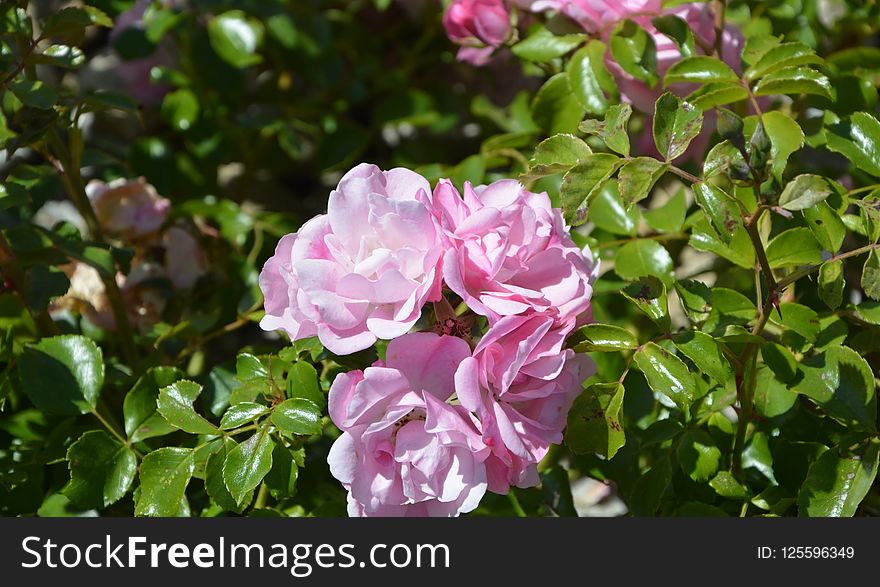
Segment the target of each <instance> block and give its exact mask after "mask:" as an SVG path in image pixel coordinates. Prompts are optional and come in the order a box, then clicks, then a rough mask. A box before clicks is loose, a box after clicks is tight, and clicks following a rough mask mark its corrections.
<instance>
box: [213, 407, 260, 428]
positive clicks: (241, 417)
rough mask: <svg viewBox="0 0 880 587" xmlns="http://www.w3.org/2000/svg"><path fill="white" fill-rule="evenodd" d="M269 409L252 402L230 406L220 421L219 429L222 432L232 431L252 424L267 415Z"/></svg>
mask: <svg viewBox="0 0 880 587" xmlns="http://www.w3.org/2000/svg"><path fill="white" fill-rule="evenodd" d="M269 412H270V408H268V407H266V406H264V405H263V404H257V403H253V402H241V403H239V404H235V405H234V406H230V407H229V409H228V410H226V413H225V414H223V418H222V419H221V420H220V428H221V429H223V430H232V429H233V428H238V427H239V426H241V425H243V424H247V423H248V422H253V421H254V420H256V419H257V418H259V417H260V416H262V415H263V414H268V413H269Z"/></svg>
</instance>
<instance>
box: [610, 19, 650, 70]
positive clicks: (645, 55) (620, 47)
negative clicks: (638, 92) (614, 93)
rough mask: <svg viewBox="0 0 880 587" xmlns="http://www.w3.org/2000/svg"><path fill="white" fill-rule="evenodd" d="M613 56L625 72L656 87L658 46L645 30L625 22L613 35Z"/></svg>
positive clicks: (628, 21) (611, 43)
mask: <svg viewBox="0 0 880 587" xmlns="http://www.w3.org/2000/svg"><path fill="white" fill-rule="evenodd" d="M610 46H611V55H612V57H614V61H615V62H616V63H617V64H618V65H619V66H620V68H621V69H623V71H625V72H626V73H628V74H629V75H631V76H633V77H634V78H636V79H638V80H641V81H643V82H646V83H647V84H648V86H654V85H655V84H656V83H657V81H658V77H657V46H656V45H655V43H654V39H653V38H652V37H651V35H649V34H648V32H647V31H645V29H643V28H642V27H640V26H639V25H638V24H636V23H635V22H633V21H631V20H624V21H623V22H621V23H620V24H619V25H618V26H617V27H616V28H615V29H614V31H613V32H612V33H611V41H610Z"/></svg>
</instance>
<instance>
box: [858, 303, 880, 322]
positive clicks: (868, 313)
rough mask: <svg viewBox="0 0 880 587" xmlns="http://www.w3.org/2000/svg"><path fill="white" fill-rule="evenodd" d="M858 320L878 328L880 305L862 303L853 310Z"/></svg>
mask: <svg viewBox="0 0 880 587" xmlns="http://www.w3.org/2000/svg"><path fill="white" fill-rule="evenodd" d="M853 311H855V314H856V316H857V317H858V319H859V320H861V321H863V322H867V323H868V324H874V325H877V326H880V303H877V302H862V303H861V304H859V305H858V306H855V307H854V308H853Z"/></svg>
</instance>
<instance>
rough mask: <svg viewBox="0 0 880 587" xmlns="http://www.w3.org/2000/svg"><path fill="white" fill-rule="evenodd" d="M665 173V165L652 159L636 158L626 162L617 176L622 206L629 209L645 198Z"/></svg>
mask: <svg viewBox="0 0 880 587" xmlns="http://www.w3.org/2000/svg"><path fill="white" fill-rule="evenodd" d="M665 172H666V165H664V164H663V163H661V162H659V161H657V160H656V159H654V158H653V157H636V158H635V159H632V160H630V161H628V162H627V163H626V164H625V165H624V166H623V167H621V168H620V174H619V175H618V189H619V191H620V196H621V198H622V199H623V203H624V206H626V207H627V208H629V207H631V206H632V205H633V204H635V203H636V202H640V201H642V200H644V199H645V198H647V197H648V194H650V193H651V189H652V188H653V187H654V184H655V183H657V180H658V179H660V178H661V177H662V176H663V174H664V173H665Z"/></svg>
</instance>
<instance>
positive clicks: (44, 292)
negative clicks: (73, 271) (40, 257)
mask: <svg viewBox="0 0 880 587" xmlns="http://www.w3.org/2000/svg"><path fill="white" fill-rule="evenodd" d="M22 289H23V291H22V292H21V293H22V294H23V297H24V301H25V303H26V304H27V306H28V308H30V309H31V310H32V311H34V312H42V311H43V310H45V309H46V307H47V306H48V305H49V302H50V301H51V300H53V299H54V298H57V297H59V296H63V295H64V294H66V293H67V291H68V290H69V289H70V280H69V279H68V278H67V275H65V274H64V272H63V271H62V270H61V269H58V268H57V267H47V266H46V265H35V266H33V267H28V269H27V271H26V272H25V276H24V287H23V288H22Z"/></svg>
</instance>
